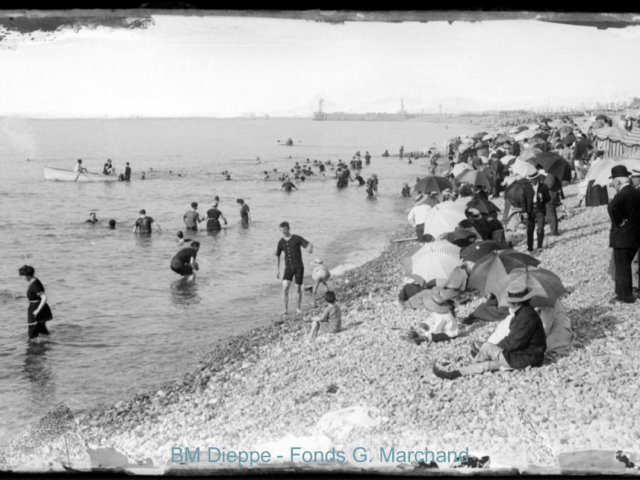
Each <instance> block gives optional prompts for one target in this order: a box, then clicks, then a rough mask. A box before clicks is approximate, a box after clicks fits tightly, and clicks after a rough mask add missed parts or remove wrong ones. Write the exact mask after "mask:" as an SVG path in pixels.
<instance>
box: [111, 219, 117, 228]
mask: <svg viewBox="0 0 640 480" xmlns="http://www.w3.org/2000/svg"><path fill="white" fill-rule="evenodd" d="M115 229H116V221H115V220H113V219H111V220H109V230H115Z"/></svg>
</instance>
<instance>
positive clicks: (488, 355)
mask: <svg viewBox="0 0 640 480" xmlns="http://www.w3.org/2000/svg"><path fill="white" fill-rule="evenodd" d="M533 296H534V292H533V290H532V289H531V288H530V287H529V286H528V285H527V283H526V280H525V279H524V277H520V279H516V280H514V281H513V283H512V284H511V285H509V287H508V288H507V292H506V297H505V303H506V305H507V306H508V307H509V315H507V317H506V318H505V319H504V320H502V322H501V323H500V324H499V325H498V327H497V328H496V331H495V332H494V333H493V335H491V336H490V337H489V339H488V340H487V341H486V342H485V343H483V344H482V346H480V347H479V348H478V349H477V351H475V352H472V355H473V357H474V358H473V363H471V364H470V365H467V366H465V367H462V368H460V369H459V370H452V371H446V370H441V369H439V368H438V367H437V366H436V365H435V364H434V365H433V373H434V374H435V375H436V376H438V377H440V378H442V379H447V380H455V379H456V378H459V377H461V376H463V375H478V374H482V373H484V372H491V371H495V370H514V369H523V368H527V367H539V366H540V365H541V364H542V362H543V361H544V353H545V351H546V350H547V340H546V335H545V332H544V326H543V324H542V320H541V319H540V316H539V315H538V313H537V312H536V311H535V309H534V308H533V307H532V306H531V305H530V304H529V301H530V299H531V298H532V297H533Z"/></svg>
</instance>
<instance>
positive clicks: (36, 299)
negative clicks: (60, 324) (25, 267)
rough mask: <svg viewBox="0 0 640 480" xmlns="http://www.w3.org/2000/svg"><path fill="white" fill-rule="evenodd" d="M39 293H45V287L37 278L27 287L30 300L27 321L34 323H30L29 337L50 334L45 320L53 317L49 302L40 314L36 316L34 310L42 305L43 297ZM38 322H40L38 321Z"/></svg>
mask: <svg viewBox="0 0 640 480" xmlns="http://www.w3.org/2000/svg"><path fill="white" fill-rule="evenodd" d="M39 293H44V287H43V286H42V283H40V280H38V279H37V278H36V279H35V280H34V281H33V283H31V285H29V288H28V289H27V299H28V300H29V309H28V310H27V323H29V324H31V323H33V324H34V325H29V338H30V339H31V338H36V337H38V336H39V335H49V330H47V326H46V325H45V323H44V322H46V321H48V320H52V319H53V314H52V313H51V309H50V308H49V304H48V303H46V304H45V305H44V307H42V310H40V313H38V316H37V317H36V316H35V315H34V314H33V312H35V311H36V309H37V308H38V305H40V302H41V299H40V295H38V294H39ZM36 322H38V323H36Z"/></svg>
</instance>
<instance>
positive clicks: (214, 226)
mask: <svg viewBox="0 0 640 480" xmlns="http://www.w3.org/2000/svg"><path fill="white" fill-rule="evenodd" d="M220 215H222V212H221V211H220V210H218V209H217V208H211V209H209V210H207V217H209V220H207V230H208V231H214V230H222V225H220V220H218V219H219V218H220Z"/></svg>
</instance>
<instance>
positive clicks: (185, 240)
mask: <svg viewBox="0 0 640 480" xmlns="http://www.w3.org/2000/svg"><path fill="white" fill-rule="evenodd" d="M176 237H178V239H177V242H178V243H179V244H180V245H182V244H183V243H184V242H190V241H191V239H190V238H184V233H182V230H179V231H178V233H176Z"/></svg>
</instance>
